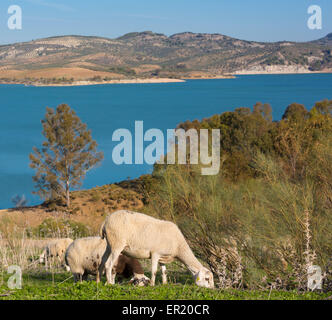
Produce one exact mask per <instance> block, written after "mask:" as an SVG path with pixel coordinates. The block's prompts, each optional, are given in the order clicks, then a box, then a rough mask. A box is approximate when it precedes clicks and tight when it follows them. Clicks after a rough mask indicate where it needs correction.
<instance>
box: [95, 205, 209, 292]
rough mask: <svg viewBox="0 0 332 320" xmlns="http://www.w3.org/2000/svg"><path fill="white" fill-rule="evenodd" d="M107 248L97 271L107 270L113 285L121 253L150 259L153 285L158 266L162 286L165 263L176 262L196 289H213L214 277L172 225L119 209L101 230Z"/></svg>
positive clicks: (108, 278) (110, 282)
mask: <svg viewBox="0 0 332 320" xmlns="http://www.w3.org/2000/svg"><path fill="white" fill-rule="evenodd" d="M101 237H102V238H106V240H107V245H108V247H109V248H111V250H110V249H108V250H107V251H105V254H104V256H103V259H102V263H101V265H100V270H103V268H104V267H105V268H106V278H107V283H108V284H114V276H113V274H112V269H113V267H114V264H115V262H116V260H117V259H118V257H119V255H120V253H121V252H122V253H123V254H125V255H127V256H129V257H132V258H137V259H151V269H152V273H151V282H150V284H151V285H152V286H154V285H155V280H156V273H157V269H158V263H159V262H160V263H161V264H162V272H163V277H162V281H163V284H165V283H166V282H167V279H166V274H165V267H164V264H167V263H170V262H172V261H173V260H174V259H178V260H179V261H180V262H182V263H183V264H184V265H185V266H186V267H187V268H188V269H189V271H190V272H191V273H192V275H193V277H194V279H195V283H196V284H197V285H198V286H201V287H206V288H214V281H213V274H212V272H211V271H210V270H208V269H207V268H205V267H203V265H202V264H201V263H200V262H199V261H198V260H197V259H196V257H195V256H194V254H193V253H192V251H191V249H190V247H189V245H188V243H187V242H186V240H185V238H184V236H183V234H182V233H181V231H180V229H179V228H178V227H177V226H176V225H175V224H174V223H172V222H168V221H163V220H159V219H155V218H153V217H150V216H147V215H145V214H142V213H138V212H132V211H127V210H120V211H116V212H114V213H112V214H111V215H109V216H108V217H107V218H106V220H105V222H104V224H103V225H102V227H101Z"/></svg>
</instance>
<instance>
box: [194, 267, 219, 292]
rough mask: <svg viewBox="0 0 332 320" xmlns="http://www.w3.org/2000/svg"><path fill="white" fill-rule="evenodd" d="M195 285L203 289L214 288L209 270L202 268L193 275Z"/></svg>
mask: <svg viewBox="0 0 332 320" xmlns="http://www.w3.org/2000/svg"><path fill="white" fill-rule="evenodd" d="M195 283H196V284H197V285H198V286H200V287H204V288H210V289H213V288H214V281H213V274H212V272H211V271H210V270H209V269H206V268H203V269H202V270H200V271H199V272H198V273H197V274H196V275H195Z"/></svg>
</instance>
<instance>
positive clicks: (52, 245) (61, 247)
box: [39, 238, 73, 271]
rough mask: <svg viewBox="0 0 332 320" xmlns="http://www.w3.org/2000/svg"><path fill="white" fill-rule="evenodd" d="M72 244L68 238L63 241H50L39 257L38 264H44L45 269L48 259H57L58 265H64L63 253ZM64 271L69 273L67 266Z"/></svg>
mask: <svg viewBox="0 0 332 320" xmlns="http://www.w3.org/2000/svg"><path fill="white" fill-rule="evenodd" d="M72 242H73V240H72V239H70V238H64V239H53V240H51V241H50V242H49V243H48V244H47V245H46V246H45V247H44V250H43V252H42V254H41V255H40V256H39V262H40V263H45V266H46V269H47V266H48V262H49V260H50V259H52V260H53V262H54V260H55V259H57V260H58V261H59V263H60V264H62V265H63V264H64V257H65V252H66V250H67V248H68V246H69V245H70V244H71V243H72ZM65 267H66V270H67V271H69V268H68V266H66V265H65Z"/></svg>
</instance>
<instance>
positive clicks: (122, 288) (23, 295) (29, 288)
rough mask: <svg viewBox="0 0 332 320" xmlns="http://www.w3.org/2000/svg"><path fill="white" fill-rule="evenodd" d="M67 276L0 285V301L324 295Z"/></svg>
mask: <svg viewBox="0 0 332 320" xmlns="http://www.w3.org/2000/svg"><path fill="white" fill-rule="evenodd" d="M69 277H70V274H69V273H56V274H53V275H52V274H47V273H40V274H26V275H25V276H24V279H23V287H22V289H20V290H19V289H17V290H9V289H8V288H7V287H6V286H5V285H1V282H0V300H182V299H185V300H186V299H188V300H269V299H270V300H323V299H327V298H328V297H329V294H327V293H325V294H324V293H312V292H311V293H310V292H305V293H298V292H295V291H288V292H287V291H275V290H273V291H254V290H232V289H229V290H219V289H216V290H209V289H203V288H199V287H197V286H195V285H193V284H192V283H191V282H189V281H188V283H182V284H170V285H166V286H163V285H157V286H155V287H143V288H142V287H134V286H132V285H128V284H121V285H113V286H104V285H103V284H99V285H97V284H96V283H95V282H94V281H89V282H84V283H77V284H74V283H73V279H72V278H71V279H68V278H69Z"/></svg>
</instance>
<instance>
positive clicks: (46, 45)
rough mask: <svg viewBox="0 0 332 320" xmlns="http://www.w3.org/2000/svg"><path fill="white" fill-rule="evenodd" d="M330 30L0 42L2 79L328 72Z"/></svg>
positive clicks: (50, 80) (60, 80)
mask: <svg viewBox="0 0 332 320" xmlns="http://www.w3.org/2000/svg"><path fill="white" fill-rule="evenodd" d="M331 49H332V33H330V34H328V35H327V36H326V37H324V38H322V39H319V40H315V41H311V42H303V43H301V42H287V41H284V42H276V43H263V42H255V41H244V40H239V39H235V38H231V37H228V36H225V35H222V34H203V33H191V32H184V33H178V34H174V35H172V36H166V35H163V34H160V33H153V32H151V31H145V32H133V33H128V34H126V35H124V36H121V37H119V38H117V39H108V38H101V37H87V36H74V35H72V36H59V37H51V38H45V39H38V40H34V41H30V42H23V43H15V44H9V45H2V46H0V79H1V82H5V83H10V82H24V83H29V82H36V81H38V82H40V83H44V84H49V83H53V84H56V83H68V84H70V83H72V82H73V81H77V80H90V81H95V82H101V81H108V80H113V79H118V80H119V79H136V78H143V79H144V78H157V79H158V78H210V77H212V78H213V77H220V76H223V75H227V74H244V73H305V72H331V71H332V54H331Z"/></svg>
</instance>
